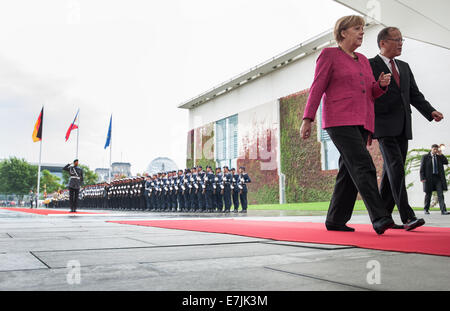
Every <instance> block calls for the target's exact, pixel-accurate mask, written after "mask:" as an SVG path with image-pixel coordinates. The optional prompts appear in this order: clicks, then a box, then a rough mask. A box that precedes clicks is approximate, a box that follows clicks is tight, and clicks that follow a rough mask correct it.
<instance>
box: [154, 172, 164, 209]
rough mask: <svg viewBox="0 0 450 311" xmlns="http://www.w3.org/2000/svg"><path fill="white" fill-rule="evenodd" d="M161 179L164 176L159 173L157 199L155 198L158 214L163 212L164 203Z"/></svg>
mask: <svg viewBox="0 0 450 311" xmlns="http://www.w3.org/2000/svg"><path fill="white" fill-rule="evenodd" d="M161 177H162V174H161V173H158V176H157V178H156V197H155V199H156V206H157V208H156V211H157V212H161V211H162V210H163V202H162V188H163V185H162V179H161Z"/></svg>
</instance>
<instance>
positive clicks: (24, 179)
mask: <svg viewBox="0 0 450 311" xmlns="http://www.w3.org/2000/svg"><path fill="white" fill-rule="evenodd" d="M37 172H38V167H37V166H36V165H31V164H29V163H28V162H27V161H25V160H24V159H18V158H16V157H10V158H9V159H5V160H2V161H1V162H0V193H5V194H17V195H20V196H22V195H25V194H28V193H29V192H30V190H31V189H33V190H34V191H35V190H36V184H37Z"/></svg>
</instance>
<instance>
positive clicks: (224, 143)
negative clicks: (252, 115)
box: [215, 114, 238, 168]
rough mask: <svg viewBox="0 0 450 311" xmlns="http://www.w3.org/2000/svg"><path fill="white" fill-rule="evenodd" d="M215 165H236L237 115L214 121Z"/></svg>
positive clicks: (230, 166)
mask: <svg viewBox="0 0 450 311" xmlns="http://www.w3.org/2000/svg"><path fill="white" fill-rule="evenodd" d="M215 137H216V148H215V149H216V166H220V167H223V166H224V165H227V166H228V167H229V168H232V167H236V165H237V157H238V115H237V114H235V115H232V116H230V117H228V118H225V119H222V120H219V121H217V122H216V135H215Z"/></svg>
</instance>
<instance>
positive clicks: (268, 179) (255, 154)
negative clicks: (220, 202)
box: [236, 101, 279, 204]
mask: <svg viewBox="0 0 450 311" xmlns="http://www.w3.org/2000/svg"><path fill="white" fill-rule="evenodd" d="M277 109H278V103H277V101H274V102H270V103H267V104H264V105H260V106H258V107H256V108H254V109H250V110H247V111H244V112H241V113H239V124H238V129H239V134H238V135H239V141H240V143H239V157H238V160H237V168H236V169H238V168H239V167H240V166H244V167H245V170H246V172H247V173H248V174H249V176H250V178H251V180H252V182H251V183H250V184H248V185H247V186H248V189H249V192H248V200H249V204H275V203H278V202H279V179H278V168H277V153H278V142H277V137H278V124H277V123H276V116H277Z"/></svg>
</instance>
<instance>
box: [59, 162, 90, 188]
mask: <svg viewBox="0 0 450 311" xmlns="http://www.w3.org/2000/svg"><path fill="white" fill-rule="evenodd" d="M78 166H79V167H80V168H81V169H82V170H83V184H84V185H85V186H87V185H95V184H96V183H97V180H98V175H97V174H96V173H95V172H94V171H91V170H90V169H89V167H88V166H86V165H82V164H80V165H78ZM69 177H70V175H69V173H68V172H67V171H63V181H64V185H67V184H69Z"/></svg>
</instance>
